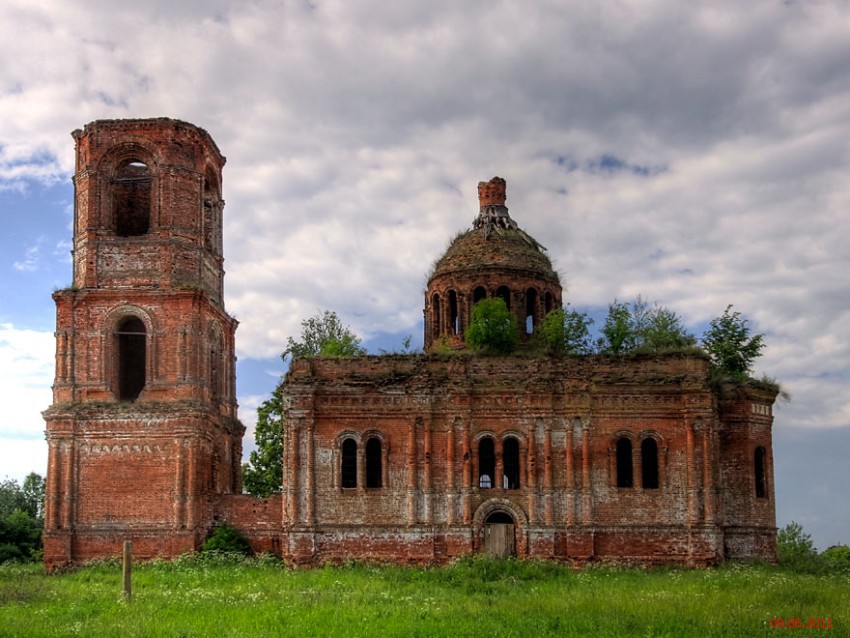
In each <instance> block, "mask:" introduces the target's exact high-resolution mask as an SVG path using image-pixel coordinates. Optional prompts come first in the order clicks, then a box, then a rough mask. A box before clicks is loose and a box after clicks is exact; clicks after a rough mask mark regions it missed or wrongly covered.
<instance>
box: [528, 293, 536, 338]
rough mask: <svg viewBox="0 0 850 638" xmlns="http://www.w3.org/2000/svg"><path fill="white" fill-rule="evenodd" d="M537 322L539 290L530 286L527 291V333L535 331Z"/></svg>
mask: <svg viewBox="0 0 850 638" xmlns="http://www.w3.org/2000/svg"><path fill="white" fill-rule="evenodd" d="M536 324H537V291H536V290H535V289H534V288H529V289H528V290H526V291H525V334H527V335H530V334H532V333H533V332H534V326H535V325H536Z"/></svg>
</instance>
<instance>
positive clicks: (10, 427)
mask: <svg viewBox="0 0 850 638" xmlns="http://www.w3.org/2000/svg"><path fill="white" fill-rule="evenodd" d="M53 355H54V340H53V333H52V332H39V331H35V330H21V329H17V328H15V327H14V326H13V325H11V324H8V323H0V405H2V406H3V416H2V419H1V420H0V450H2V452H0V467H2V470H0V474H9V475H10V476H12V477H13V478H15V477H22V476H25V475H26V474H28V473H29V472H31V471H38V472H40V473H42V474H43V473H44V470H45V466H46V464H47V446H46V443H45V442H44V421H43V419H42V418H41V411H42V410H46V409H47V408H48V407H49V406H50V403H51V400H52V392H51V390H50V387H51V384H52V383H53V371H54V357H53ZM38 466H41V467H38Z"/></svg>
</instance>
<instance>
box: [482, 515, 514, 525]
mask: <svg viewBox="0 0 850 638" xmlns="http://www.w3.org/2000/svg"><path fill="white" fill-rule="evenodd" d="M484 524H485V525H514V524H515V523H514V517H513V516H511V515H510V514H508V513H507V512H493V513H492V514H490V515H489V516H488V517H487V520H485V521H484Z"/></svg>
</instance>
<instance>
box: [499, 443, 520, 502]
mask: <svg viewBox="0 0 850 638" xmlns="http://www.w3.org/2000/svg"><path fill="white" fill-rule="evenodd" d="M502 462H503V463H504V465H505V468H504V471H505V476H504V478H503V479H502V486H503V487H504V488H506V489H509V490H516V489H519V441H517V440H516V439H515V438H514V437H512V436H509V437H508V438H506V439H505V440H504V442H503V443H502Z"/></svg>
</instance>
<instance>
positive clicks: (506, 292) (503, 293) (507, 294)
mask: <svg viewBox="0 0 850 638" xmlns="http://www.w3.org/2000/svg"><path fill="white" fill-rule="evenodd" d="M496 296H497V297H501V298H502V299H504V300H505V305H506V306H507V307H508V310H510V309H511V291H510V289H509V288H508V287H507V286H499V288H498V289H497V290H496Z"/></svg>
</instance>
